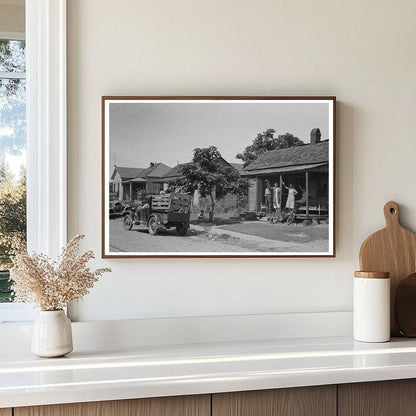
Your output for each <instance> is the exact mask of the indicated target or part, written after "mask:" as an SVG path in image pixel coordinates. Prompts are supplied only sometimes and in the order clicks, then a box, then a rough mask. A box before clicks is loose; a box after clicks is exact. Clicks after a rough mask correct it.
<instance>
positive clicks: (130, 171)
mask: <svg viewBox="0 0 416 416" xmlns="http://www.w3.org/2000/svg"><path fill="white" fill-rule="evenodd" d="M143 171H144V168H129V167H124V166H117V165H114V169H113V173H112V174H111V178H110V192H112V193H116V194H117V199H119V200H124V199H127V197H126V192H127V188H128V186H126V185H124V184H125V182H126V181H129V180H130V179H133V178H136V177H137V176H138V175H140V173H141V172H143Z"/></svg>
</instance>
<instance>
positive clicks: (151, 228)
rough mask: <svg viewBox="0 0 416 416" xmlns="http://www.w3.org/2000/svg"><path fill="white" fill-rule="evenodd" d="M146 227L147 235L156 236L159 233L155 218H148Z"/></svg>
mask: <svg viewBox="0 0 416 416" xmlns="http://www.w3.org/2000/svg"><path fill="white" fill-rule="evenodd" d="M147 226H148V229H149V234H150V235H156V234H157V232H158V231H159V229H158V227H157V219H156V217H150V218H149V222H148V225H147Z"/></svg>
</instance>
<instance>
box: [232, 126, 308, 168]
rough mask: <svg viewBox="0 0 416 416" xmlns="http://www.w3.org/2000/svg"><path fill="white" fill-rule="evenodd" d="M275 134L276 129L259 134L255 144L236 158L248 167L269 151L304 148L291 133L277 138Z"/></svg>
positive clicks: (254, 140) (254, 141)
mask: <svg viewBox="0 0 416 416" xmlns="http://www.w3.org/2000/svg"><path fill="white" fill-rule="evenodd" d="M274 133H276V130H274V129H267V130H266V131H264V132H263V133H258V134H257V137H256V138H255V139H253V143H252V144H251V145H249V146H247V147H246V148H245V149H244V151H243V153H238V154H237V155H236V158H237V159H241V160H242V161H243V162H244V166H247V165H248V164H249V163H251V162H252V161H253V160H256V159H257V158H258V157H259V156H260V155H261V154H263V153H264V152H267V151H269V150H275V149H282V148H285V147H292V146H302V145H303V144H305V143H304V142H303V141H302V140H300V139H299V138H298V137H296V136H294V135H293V134H291V133H286V134H279V136H277V137H274Z"/></svg>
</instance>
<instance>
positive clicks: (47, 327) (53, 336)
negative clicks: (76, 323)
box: [31, 310, 73, 358]
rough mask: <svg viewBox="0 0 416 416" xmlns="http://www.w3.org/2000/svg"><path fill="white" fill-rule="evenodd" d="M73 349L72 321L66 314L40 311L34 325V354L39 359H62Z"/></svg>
mask: <svg viewBox="0 0 416 416" xmlns="http://www.w3.org/2000/svg"><path fill="white" fill-rule="evenodd" d="M72 348H73V347H72V328H71V321H70V319H69V318H68V317H67V316H66V315H65V312H64V311H63V310H59V311H40V312H39V318H38V319H37V321H35V323H34V325H33V334H32V345H31V351H32V353H33V354H35V355H39V357H47V358H51V357H62V356H63V355H66V354H69V353H70V352H71V351H72Z"/></svg>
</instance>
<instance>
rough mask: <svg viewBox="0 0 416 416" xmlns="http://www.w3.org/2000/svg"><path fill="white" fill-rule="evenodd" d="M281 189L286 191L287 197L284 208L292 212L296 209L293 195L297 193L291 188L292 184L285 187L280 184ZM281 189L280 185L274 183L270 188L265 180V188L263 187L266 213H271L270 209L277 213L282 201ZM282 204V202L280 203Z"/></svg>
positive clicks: (283, 184)
mask: <svg viewBox="0 0 416 416" xmlns="http://www.w3.org/2000/svg"><path fill="white" fill-rule="evenodd" d="M282 187H283V188H285V189H287V191H288V196H287V199H286V208H288V209H289V210H291V211H293V210H294V209H295V207H296V201H295V195H296V194H297V193H298V191H297V190H296V189H295V188H294V187H293V185H292V184H289V186H286V185H285V183H284V182H282ZM282 197H283V194H282V188H281V187H280V185H279V184H278V183H277V182H275V183H274V186H273V187H272V186H271V185H270V182H269V181H268V180H267V179H266V181H265V187H264V198H265V203H266V210H267V212H271V211H272V207H273V208H274V209H275V210H276V211H279V210H280V209H281V208H282V207H281V201H282ZM282 203H283V201H282Z"/></svg>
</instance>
